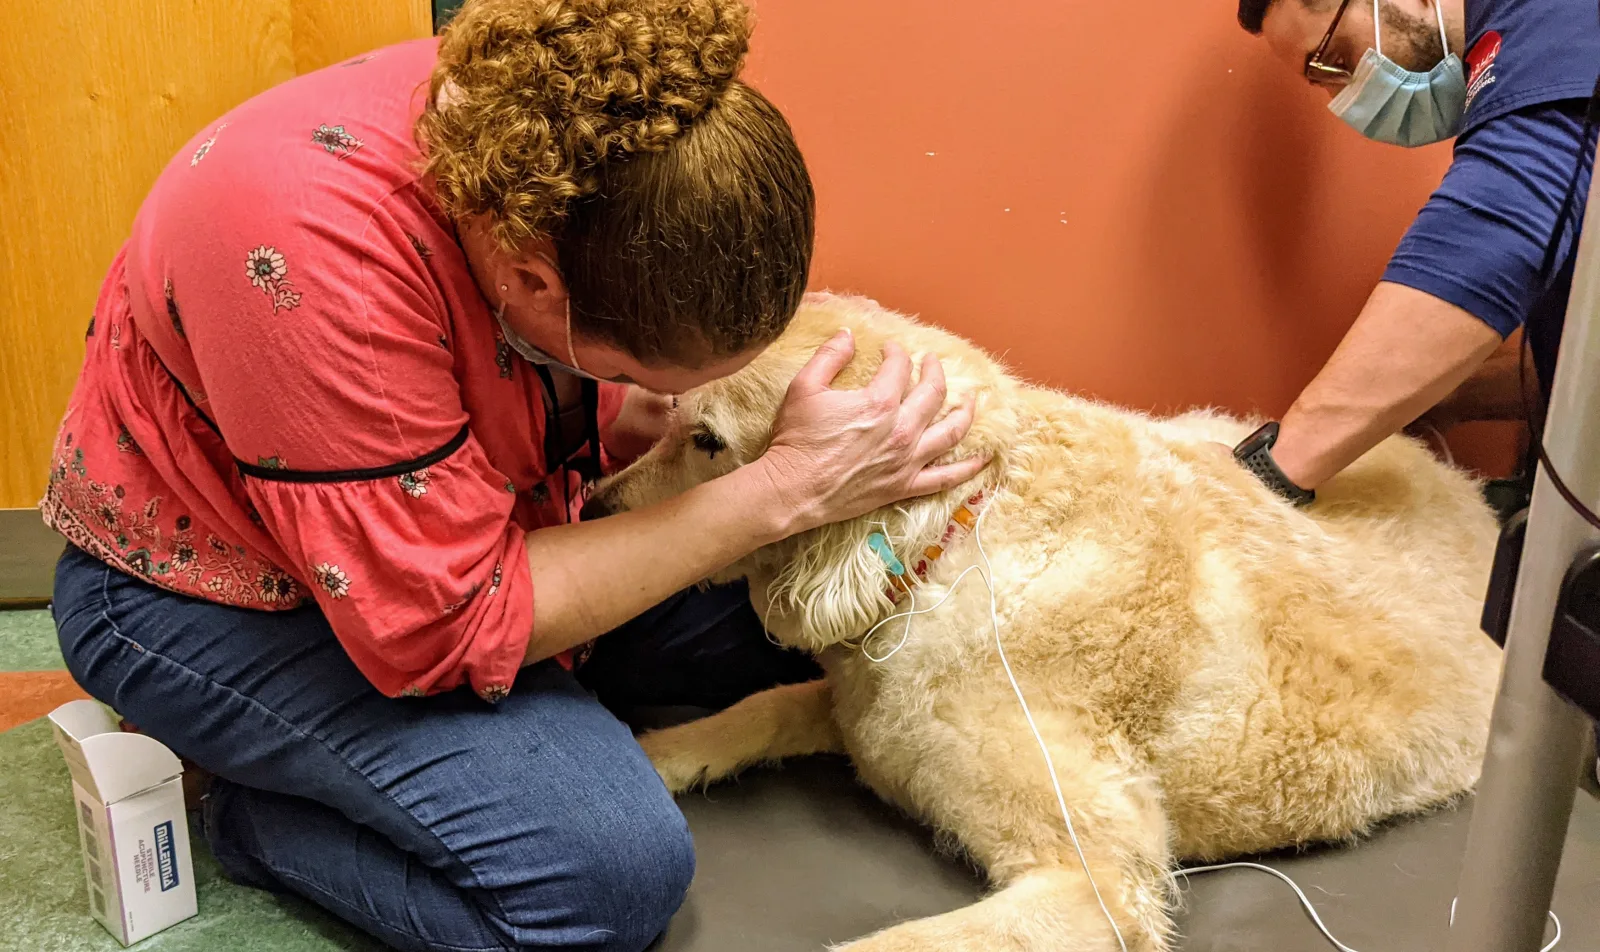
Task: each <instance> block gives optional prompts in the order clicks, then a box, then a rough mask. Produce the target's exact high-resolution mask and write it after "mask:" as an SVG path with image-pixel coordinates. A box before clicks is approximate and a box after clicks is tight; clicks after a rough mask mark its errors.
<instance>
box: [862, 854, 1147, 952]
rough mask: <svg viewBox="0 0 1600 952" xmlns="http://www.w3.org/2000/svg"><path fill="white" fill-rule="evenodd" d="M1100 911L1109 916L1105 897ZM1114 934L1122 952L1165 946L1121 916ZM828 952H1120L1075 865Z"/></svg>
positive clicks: (1029, 876) (1109, 874)
mask: <svg viewBox="0 0 1600 952" xmlns="http://www.w3.org/2000/svg"><path fill="white" fill-rule="evenodd" d="M1091 868H1093V867H1091ZM1115 878H1116V877H1115V872H1114V870H1112V869H1108V868H1101V869H1100V870H1097V875H1096V879H1097V881H1100V880H1102V879H1103V880H1104V882H1105V883H1111V882H1114V881H1115ZM1101 894H1102V896H1104V894H1105V885H1104V883H1103V884H1102V886H1101ZM1106 904H1107V906H1111V908H1112V913H1113V915H1117V913H1118V911H1119V910H1118V909H1117V908H1116V907H1115V906H1112V904H1111V900H1110V898H1109V897H1107V902H1106ZM1117 927H1118V928H1119V929H1121V930H1122V938H1123V940H1124V941H1126V942H1127V944H1128V952H1152V950H1158V949H1165V948H1166V947H1167V946H1166V945H1165V943H1164V941H1163V940H1162V938H1160V937H1158V936H1152V935H1150V934H1149V933H1148V932H1146V931H1142V930H1140V929H1139V927H1138V926H1137V925H1136V924H1135V923H1134V922H1132V921H1131V920H1129V919H1128V917H1127V916H1126V915H1117ZM836 952H1120V948H1119V946H1118V945H1117V940H1116V937H1115V936H1114V935H1112V933H1111V926H1110V925H1109V924H1108V923H1107V922H1106V918H1105V914H1104V913H1102V912H1101V911H1100V904H1099V903H1098V902H1096V901H1095V898H1094V893H1093V892H1092V891H1091V890H1090V889H1089V881H1088V880H1087V879H1085V878H1084V876H1083V869H1082V868H1081V867H1076V866H1075V867H1071V868H1066V867H1057V868H1042V869H1036V870H1032V871H1030V872H1027V873H1024V874H1022V875H1021V876H1018V877H1017V878H1016V879H1015V880H1013V881H1012V882H1011V883H1010V884H1009V885H1007V886H1006V887H1005V888H1004V889H1001V890H1000V891H998V892H996V893H994V894H993V895H991V896H989V897H988V898H986V899H984V900H983V901H982V902H979V903H977V904H975V905H971V906H968V907H966V908H965V909H957V910H956V911H955V912H949V913H945V914H944V915H942V916H933V917H932V918H928V919H918V920H916V921H914V922H907V923H904V924H902V925H898V926H894V927H892V928H889V929H885V930H884V931H882V932H879V933H877V934H876V935H872V936H868V937H867V938H865V939H860V940H858V941H856V942H851V943H849V944H847V945H844V946H841V947H838V948H837V950H836Z"/></svg>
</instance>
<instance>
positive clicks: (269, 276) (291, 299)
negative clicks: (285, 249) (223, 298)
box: [244, 245, 300, 314]
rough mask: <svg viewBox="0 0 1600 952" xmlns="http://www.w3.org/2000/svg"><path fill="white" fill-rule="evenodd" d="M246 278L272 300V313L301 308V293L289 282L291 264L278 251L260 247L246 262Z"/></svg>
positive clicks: (251, 253) (263, 246) (268, 247)
mask: <svg viewBox="0 0 1600 952" xmlns="http://www.w3.org/2000/svg"><path fill="white" fill-rule="evenodd" d="M244 273H245V277H247V278H249V279H250V283H251V284H253V285H255V286H256V287H258V288H260V289H261V290H262V291H264V292H266V295H267V297H270V298H272V313H274V314H276V313H278V312H279V311H285V310H289V309H290V308H296V307H299V306H300V292H299V291H296V290H295V289H294V283H293V282H291V281H290V280H289V264H288V262H286V261H284V260H283V255H281V254H279V253H278V249H276V248H273V247H271V246H270V245H260V246H258V247H257V248H256V250H254V251H252V252H250V254H249V255H247V256H246V257H245V261H244Z"/></svg>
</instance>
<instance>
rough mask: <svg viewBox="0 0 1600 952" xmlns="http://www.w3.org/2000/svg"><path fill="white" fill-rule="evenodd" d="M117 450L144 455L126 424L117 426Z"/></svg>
mask: <svg viewBox="0 0 1600 952" xmlns="http://www.w3.org/2000/svg"><path fill="white" fill-rule="evenodd" d="M117 452H119V453H132V454H133V455H135V456H143V455H144V450H141V449H139V444H138V443H136V442H134V439H133V434H132V433H129V432H128V427H127V425H125V424H123V425H119V426H118V427H117ZM80 458H81V456H80Z"/></svg>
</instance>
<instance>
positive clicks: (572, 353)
mask: <svg viewBox="0 0 1600 952" xmlns="http://www.w3.org/2000/svg"><path fill="white" fill-rule="evenodd" d="M567 359H568V360H570V361H572V369H573V370H583V367H582V365H580V364H579V363H578V352H577V351H576V350H573V349H572V298H571V297H568V298H567ZM583 372H584V373H588V371H586V370H584V371H583Z"/></svg>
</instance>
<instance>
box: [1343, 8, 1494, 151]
mask: <svg viewBox="0 0 1600 952" xmlns="http://www.w3.org/2000/svg"><path fill="white" fill-rule="evenodd" d="M1439 4H1440V0H1434V3H1433V9H1434V12H1435V13H1436V14H1437V16H1438V18H1439V39H1440V41H1441V42H1442V43H1443V45H1444V50H1445V57H1444V59H1443V60H1440V61H1439V65H1437V66H1435V67H1434V68H1433V69H1431V70H1429V71H1428V72H1426V73H1415V72H1412V71H1411V70H1408V69H1406V68H1405V67H1403V66H1401V65H1400V64H1398V63H1396V62H1395V61H1393V60H1391V59H1389V58H1388V57H1387V56H1384V55H1383V27H1382V26H1381V25H1380V19H1381V18H1380V16H1379V10H1378V0H1373V2H1372V21H1373V30H1374V36H1373V41H1374V42H1375V43H1376V44H1377V47H1376V48H1375V49H1369V50H1367V52H1366V55H1364V56H1362V57H1361V62H1360V64H1359V65H1357V66H1356V71H1355V73H1354V74H1353V75H1352V76H1351V77H1350V83H1349V85H1347V86H1345V88H1344V89H1343V90H1341V91H1340V92H1339V95H1337V96H1335V97H1334V98H1333V101H1332V102H1330V103H1328V108H1329V109H1330V110H1332V111H1333V114H1334V115H1336V116H1338V117H1339V118H1340V119H1343V120H1344V121H1345V122H1346V123H1347V124H1348V125H1349V126H1350V127H1351V128H1352V129H1354V130H1356V131H1357V132H1359V133H1361V134H1362V135H1364V136H1366V137H1367V138H1369V139H1372V140H1373V141H1375V142H1387V143H1389V144H1390V145H1403V146H1407V147H1410V146H1420V145H1430V144H1432V143H1435V142H1442V141H1443V140H1445V139H1448V138H1450V137H1451V136H1453V135H1455V134H1456V130H1457V129H1459V128H1460V127H1461V117H1462V116H1463V115H1465V114H1466V111H1467V71H1466V69H1465V68H1464V67H1463V66H1462V65H1461V57H1459V56H1457V55H1456V54H1454V53H1452V52H1450V38H1449V36H1447V35H1446V34H1445V29H1444V9H1443V8H1442V7H1441V6H1440V5H1439Z"/></svg>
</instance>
